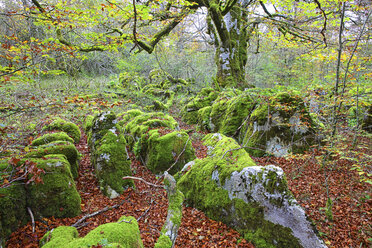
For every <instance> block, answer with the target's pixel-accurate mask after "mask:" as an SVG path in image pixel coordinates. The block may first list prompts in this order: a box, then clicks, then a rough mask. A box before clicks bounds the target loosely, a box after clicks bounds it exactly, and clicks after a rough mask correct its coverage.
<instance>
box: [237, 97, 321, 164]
mask: <svg viewBox="0 0 372 248" xmlns="http://www.w3.org/2000/svg"><path fill="white" fill-rule="evenodd" d="M315 126H316V125H315V121H313V119H312V117H311V116H310V114H309V112H308V111H307V109H306V107H305V105H304V102H303V101H302V99H301V97H300V96H298V95H295V94H289V93H279V94H276V95H273V96H271V97H268V98H267V99H266V100H262V101H261V102H260V104H258V105H257V107H256V108H255V109H254V110H253V112H252V113H251V115H250V117H249V119H248V120H247V121H246V122H245V123H244V125H243V126H242V128H241V130H240V133H239V137H238V141H239V143H240V144H241V145H242V146H244V147H246V150H247V151H248V152H249V154H251V155H252V156H257V157H259V156H263V155H265V154H271V155H275V156H284V155H286V154H288V153H290V152H292V153H302V152H304V151H305V150H307V149H309V147H310V146H311V145H313V144H314V142H315V141H316V132H315Z"/></svg>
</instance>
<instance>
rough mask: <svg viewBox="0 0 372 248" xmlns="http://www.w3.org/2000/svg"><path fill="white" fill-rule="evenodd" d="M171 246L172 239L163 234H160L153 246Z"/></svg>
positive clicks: (158, 247)
mask: <svg viewBox="0 0 372 248" xmlns="http://www.w3.org/2000/svg"><path fill="white" fill-rule="evenodd" d="M171 247H172V241H171V240H170V238H169V237H168V236H167V235H165V234H162V235H160V237H159V239H158V241H157V242H156V244H155V246H154V248H171Z"/></svg>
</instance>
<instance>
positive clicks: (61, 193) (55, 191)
mask: <svg viewBox="0 0 372 248" xmlns="http://www.w3.org/2000/svg"><path fill="white" fill-rule="evenodd" d="M29 160H30V161H32V162H33V163H34V164H35V166H36V167H37V168H38V169H42V170H43V171H44V172H45V173H40V175H38V176H39V177H40V178H41V179H42V183H35V182H31V183H30V184H28V185H26V191H27V206H29V207H30V208H31V209H32V211H33V213H34V215H35V217H37V218H41V217H50V216H54V217H58V218H62V217H74V216H77V215H79V214H80V211H81V209H80V203H81V199H80V195H79V193H78V192H77V189H76V186H75V182H74V179H73V178H72V174H71V171H70V165H69V162H68V161H67V159H66V157H65V156H64V155H61V154H53V155H46V156H45V157H43V158H40V159H29ZM32 176H33V174H32V173H31V174H29V175H28V178H29V179H30V178H31V177H32Z"/></svg>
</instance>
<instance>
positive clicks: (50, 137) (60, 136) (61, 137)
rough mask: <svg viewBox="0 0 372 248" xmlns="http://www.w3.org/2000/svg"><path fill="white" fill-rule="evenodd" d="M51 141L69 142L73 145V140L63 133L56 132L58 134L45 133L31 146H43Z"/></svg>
mask: <svg viewBox="0 0 372 248" xmlns="http://www.w3.org/2000/svg"><path fill="white" fill-rule="evenodd" d="M53 141H69V142H71V143H74V140H73V139H72V138H71V137H70V136H68V135H67V133H65V132H58V133H47V134H44V135H43V136H41V137H39V138H37V139H34V140H33V141H32V143H31V145H32V146H40V145H45V144H48V143H50V142H53Z"/></svg>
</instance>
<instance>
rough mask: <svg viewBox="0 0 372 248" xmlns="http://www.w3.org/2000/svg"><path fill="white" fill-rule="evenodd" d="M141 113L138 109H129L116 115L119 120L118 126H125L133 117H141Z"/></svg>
mask: <svg viewBox="0 0 372 248" xmlns="http://www.w3.org/2000/svg"><path fill="white" fill-rule="evenodd" d="M142 114H143V111H141V110H139V109H130V110H127V111H125V112H122V113H120V114H118V115H117V118H118V120H119V122H118V124H119V125H120V126H125V125H126V124H127V123H128V122H129V121H131V120H132V119H133V118H134V117H136V116H139V115H142Z"/></svg>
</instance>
